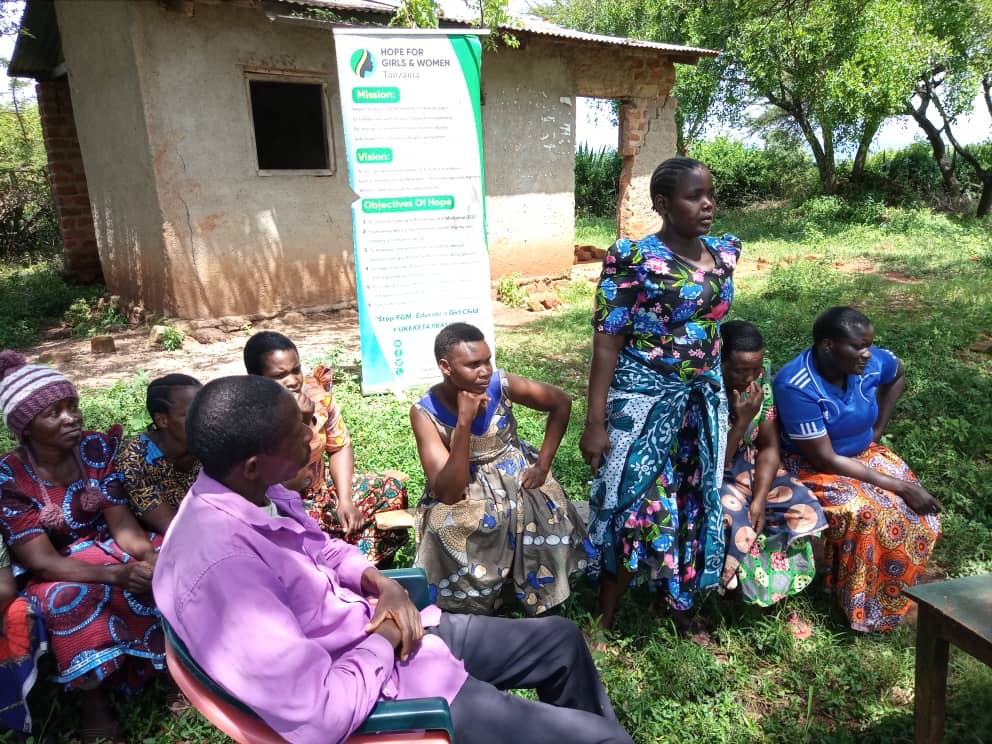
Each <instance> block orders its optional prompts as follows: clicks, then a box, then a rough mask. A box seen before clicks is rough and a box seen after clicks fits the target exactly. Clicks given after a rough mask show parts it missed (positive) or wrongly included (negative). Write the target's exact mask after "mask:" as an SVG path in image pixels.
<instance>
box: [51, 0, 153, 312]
mask: <svg viewBox="0 0 992 744" xmlns="http://www.w3.org/2000/svg"><path fill="white" fill-rule="evenodd" d="M55 10H56V15H57V18H58V25H59V29H60V30H61V36H62V50H63V53H64V55H65V64H66V69H67V71H68V79H69V88H70V91H71V96H72V110H73V116H74V118H75V123H76V130H77V135H78V139H79V146H80V150H81V152H82V162H83V166H84V169H85V179H86V185H87V188H88V191H89V195H90V202H91V210H92V216H93V224H94V228H95V231H96V240H97V244H98V246H99V253H100V263H101V265H102V267H103V276H104V280H105V281H106V283H107V287H108V289H109V290H110V292H111V293H113V294H119V295H122V296H123V297H125V298H127V299H135V300H136V299H139V298H141V299H143V300H144V302H145V303H146V305H147V306H148V307H151V308H155V309H162V310H169V309H171V307H172V302H171V296H170V287H169V284H168V281H166V280H164V277H165V274H166V268H167V264H166V256H165V253H164V244H163V241H162V222H161V220H160V219H159V209H158V197H157V194H156V189H155V176H154V173H153V170H152V164H151V158H150V155H149V153H150V149H149V144H148V138H147V132H146V127H145V120H144V115H143V107H142V94H141V87H140V85H139V82H138V73H137V60H136V58H135V55H134V44H133V40H132V33H133V32H134V24H133V19H132V17H131V5H130V4H129V3H120V2H117V1H116V0H91V1H90V2H85V3H79V2H72V1H71V0H58V2H56V5H55Z"/></svg>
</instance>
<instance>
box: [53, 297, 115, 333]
mask: <svg viewBox="0 0 992 744" xmlns="http://www.w3.org/2000/svg"><path fill="white" fill-rule="evenodd" d="M62 320H64V321H65V322H66V323H67V324H68V325H69V326H70V327H71V328H72V333H73V335H74V336H98V335H99V334H101V333H107V332H109V331H113V330H116V329H118V328H123V327H124V326H126V325H127V317H126V316H125V315H124V313H122V312H121V311H120V308H117V307H114V306H113V305H111V304H110V303H109V302H105V301H101V300H99V299H98V300H96V301H93V300H87V299H86V298H83V297H80V298H78V299H77V300H75V301H74V302H73V303H72V304H71V305H70V306H69V309H68V310H66V311H65V313H64V314H63V316H62Z"/></svg>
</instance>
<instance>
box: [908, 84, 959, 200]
mask: <svg viewBox="0 0 992 744" xmlns="http://www.w3.org/2000/svg"><path fill="white" fill-rule="evenodd" d="M921 97H922V98H923V102H922V103H921V104H920V107H919V108H918V109H917V108H916V107H915V106H913V105H912V104H906V113H907V114H909V115H910V116H912V117H913V118H914V119H915V120H916V123H917V124H919V126H920V129H922V130H923V133H924V134H925V135H926V136H927V140H928V141H929V142H930V149H931V150H933V159H934V160H935V161H936V162H937V170H939V171H940V177H941V178H943V179H944V188H945V189H947V195H948V196H949V197H950V198H951V200H952V201H953V202H958V201H959V200H960V199H961V183H960V182H959V181H958V177H957V175H956V174H955V173H954V164H953V163H952V162H951V159H950V158H949V157H948V156H947V146H946V145H945V144H944V138H943V137H941V135H940V130H939V129H938V128H937V125H936V124H934V123H933V122H932V121H930V119H928V118H927V107H928V106H929V105H930V97H929V96H925V97H923V96H921Z"/></svg>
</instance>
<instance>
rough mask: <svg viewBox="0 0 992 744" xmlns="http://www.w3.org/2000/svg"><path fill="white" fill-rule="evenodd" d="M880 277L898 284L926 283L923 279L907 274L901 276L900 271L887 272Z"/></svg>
mask: <svg viewBox="0 0 992 744" xmlns="http://www.w3.org/2000/svg"><path fill="white" fill-rule="evenodd" d="M882 276H884V277H885V278H886V279H889V280H891V281H893V282H899V283H900V284H923V283H924V282H925V281H926V280H925V279H919V278H917V277H915V276H910V275H909V274H903V273H902V272H901V271H887V272H885V273H884V274H882Z"/></svg>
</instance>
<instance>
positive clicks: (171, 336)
mask: <svg viewBox="0 0 992 744" xmlns="http://www.w3.org/2000/svg"><path fill="white" fill-rule="evenodd" d="M184 338H186V336H185V335H183V332H182V331H180V330H179V329H178V328H174V327H172V326H166V327H165V330H164V331H163V332H162V347H163V348H165V350H166V351H176V350H177V349H181V348H182V347H183V339H184Z"/></svg>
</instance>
